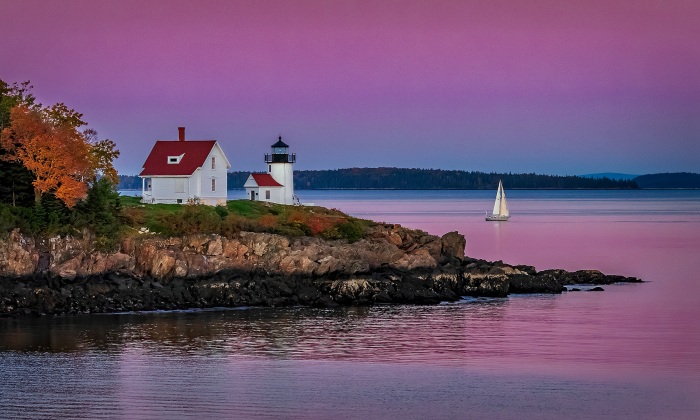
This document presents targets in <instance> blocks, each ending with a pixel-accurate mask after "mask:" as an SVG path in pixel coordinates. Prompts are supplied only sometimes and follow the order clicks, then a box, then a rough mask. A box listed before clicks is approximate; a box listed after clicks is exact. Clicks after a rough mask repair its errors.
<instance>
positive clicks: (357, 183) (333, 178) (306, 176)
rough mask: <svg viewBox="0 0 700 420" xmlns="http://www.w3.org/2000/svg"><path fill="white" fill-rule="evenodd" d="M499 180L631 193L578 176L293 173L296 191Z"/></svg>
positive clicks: (479, 184)
mask: <svg viewBox="0 0 700 420" xmlns="http://www.w3.org/2000/svg"><path fill="white" fill-rule="evenodd" d="M499 180H502V181H503V184H504V185H505V186H506V188H509V189H521V188H535V189H540V188H541V189H578V188H587V189H588V188H591V189H634V188H638V187H637V185H636V184H635V183H634V182H633V181H615V180H612V179H609V178H600V179H591V178H583V177H578V176H555V175H537V174H534V173H530V174H510V173H509V174H499V173H484V172H467V171H447V170H440V169H405V168H350V169H336V170H323V171H298V172H295V173H294V187H295V188H297V189H300V190H301V189H315V190H319V189H402V190H435V189H446V190H484V189H496V187H498V181H499Z"/></svg>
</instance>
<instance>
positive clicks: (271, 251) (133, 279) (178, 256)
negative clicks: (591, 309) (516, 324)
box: [0, 225, 641, 316]
mask: <svg viewBox="0 0 700 420" xmlns="http://www.w3.org/2000/svg"><path fill="white" fill-rule="evenodd" d="M465 244H466V241H465V239H464V237H463V236H462V235H460V234H458V233H457V232H450V233H447V234H445V235H443V236H442V237H438V236H434V235H428V234H426V233H423V232H420V231H414V230H410V229H406V228H403V227H401V226H398V225H378V226H375V227H373V228H372V230H371V231H370V233H369V235H368V237H367V238H366V239H363V240H361V241H358V242H356V243H353V244H349V243H347V242H344V241H324V240H321V239H318V238H308V237H303V238H292V239H290V238H286V237H283V236H279V235H274V234H268V233H250V232H240V233H239V234H237V235H235V236H234V237H231V238H226V237H222V236H219V235H193V236H188V237H182V238H160V237H155V236H150V235H141V236H132V237H128V238H126V239H124V240H123V241H122V243H121V245H120V246H119V249H118V250H116V251H114V252H108V253H104V252H99V251H97V250H96V249H95V242H94V240H93V239H92V238H91V237H90V235H89V234H87V233H84V234H83V235H81V238H77V237H54V238H49V239H44V240H42V239H35V238H31V237H27V236H25V235H23V234H21V233H20V232H19V231H17V230H15V231H13V232H12V233H11V234H10V235H8V237H6V238H5V239H0V316H23V315H64V314H82V313H107V312H123V311H144V310H172V309H188V308H212V307H241V306H270V307H274V306H293V305H305V306H315V307H334V306H339V305H371V304H436V303H439V302H442V301H456V300H459V299H461V298H462V297H463V296H474V297H479V296H487V297H505V296H507V295H508V294H513V293H561V292H563V291H565V290H566V286H567V285H577V284H589V285H605V284H611V283H618V282H641V280H639V279H637V278H634V277H623V276H614V275H605V274H603V273H600V272H599V271H596V270H582V271H576V272H567V271H564V270H543V271H539V272H538V271H536V270H535V268H534V267H531V266H522V265H518V266H512V265H508V264H505V263H503V262H501V261H497V262H488V261H484V260H477V259H473V258H469V257H465V255H464V249H465ZM584 289H588V290H602V289H600V288H591V287H586V288H584Z"/></svg>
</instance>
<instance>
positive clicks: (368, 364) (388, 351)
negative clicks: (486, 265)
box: [0, 286, 698, 418]
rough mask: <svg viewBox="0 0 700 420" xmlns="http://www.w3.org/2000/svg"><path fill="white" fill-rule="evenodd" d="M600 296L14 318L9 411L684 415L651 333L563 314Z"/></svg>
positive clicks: (6, 360) (17, 414) (6, 359)
mask: <svg viewBox="0 0 700 420" xmlns="http://www.w3.org/2000/svg"><path fill="white" fill-rule="evenodd" d="M617 287H618V288H626V287H629V286H617ZM613 288H615V286H613ZM592 295H596V294H595V293H589V294H587V295H586V294H584V292H580V293H579V294H578V295H576V294H570V295H569V296H570V297H571V300H572V301H571V302H569V303H567V302H562V300H565V299H567V296H560V297H555V296H529V297H525V296H520V297H512V298H508V299H471V300H468V301H464V302H461V303H458V304H444V305H439V306H377V307H370V308H341V309H334V310H328V309H310V308H287V309H255V308H250V309H244V310H222V311H193V312H164V313H143V314H138V313H136V314H119V315H99V316H83V317H63V318H53V319H51V318H49V319H30V320H0V321H2V324H0V325H1V326H2V328H1V331H3V335H2V344H0V350H1V351H2V352H0V366H2V367H3V369H2V373H0V380H2V383H3V385H4V386H3V388H2V390H0V401H2V403H1V404H0V406H2V409H3V411H2V412H3V413H4V414H3V415H6V416H7V417H8V418H23V417H24V418H42V417H46V418H60V417H72V418H115V417H116V418H177V417H198V416H204V417H206V418H265V417H292V418H328V417H333V418H376V417H384V418H387V417H389V418H395V417H397V416H401V417H407V418H426V417H435V416H437V417H441V418H481V417H482V416H484V415H494V416H497V417H498V418H522V415H523V413H524V412H525V413H527V412H529V413H531V414H532V415H534V413H537V417H538V418H561V417H562V416H565V417H567V418H572V417H574V418H576V417H578V418H597V417H599V416H601V415H612V416H613V417H614V418H659V416H663V415H664V414H667V413H673V414H674V416H673V417H674V418H684V416H688V415H689V413H690V412H691V411H692V410H694V409H696V408H698V406H697V404H696V403H695V402H694V401H692V400H691V399H690V397H691V396H692V393H689V392H688V391H687V390H683V389H682V388H679V385H681V384H680V383H675V382H674V381H673V372H674V366H673V365H672V364H669V365H667V366H665V367H663V369H662V370H664V371H665V373H666V375H655V377H654V378H653V380H654V381H662V382H663V384H664V386H663V387H659V385H660V383H659V382H657V383H656V384H651V383H647V382H645V381H640V380H639V378H640V377H644V369H645V360H644V358H645V357H647V356H646V353H645V351H644V350H643V344H644V342H645V341H646V340H647V339H648V337H643V336H642V337H639V336H636V335H634V334H631V335H627V336H624V335H623V336H622V337H615V336H614V335H616V333H615V329H614V328H608V329H607V330H606V329H604V328H603V329H601V326H602V325H603V324H604V323H606V322H610V321H609V320H604V319H603V318H604V317H605V316H606V314H605V313H602V314H598V315H595V314H594V313H593V312H591V313H589V314H588V315H586V314H581V315H580V316H579V319H578V321H575V320H574V319H567V318H558V316H561V315H562V313H559V311H558V310H557V306H560V305H563V306H566V305H574V306H578V305H589V304H590V302H591V300H590V299H592V298H593V296H592ZM562 297H563V298H565V299H562ZM590 309H592V310H595V309H599V308H590ZM570 318H571V317H570ZM613 322H614V321H613ZM596 330H599V331H598V333H596ZM610 340H612V341H615V343H616V344H615V345H617V346H618V347H619V352H616V353H610V348H611V343H610V342H609V341H610ZM638 341H639V342H638ZM638 345H639V346H640V347H638ZM628 352H632V353H633V354H628ZM635 352H636V353H637V354H636V355H635V354H634V353H635ZM649 357H650V359H649V361H652V362H653V361H654V360H655V356H654V355H653V352H652V354H651V356H649ZM640 359H641V360H640ZM626 360H632V362H630V363H626V362H625V361H626ZM577 365H580V368H581V369H582V370H581V371H579V370H578V369H577ZM585 369H588V370H589V371H588V372H586V371H585ZM608 369H613V370H614V371H615V374H614V375H610V376H612V380H611V378H610V377H609V375H606V374H605V372H606V370H608ZM658 369H659V368H658V367H657V368H656V370H658ZM620 372H626V373H625V374H622V375H621V373H620ZM682 385H684V386H685V385H687V384H686V383H683V384H682ZM696 385H697V384H696ZM668 386H673V388H672V389H666V387H668ZM678 391H681V392H678ZM599 401H605V406H604V407H601V406H599V405H598V402H599ZM28 407H31V411H29V412H28V411H27V408H28ZM523 410H524V411H523ZM689 410H690V411H689ZM692 412H693V413H694V411H692ZM28 413H31V414H28ZM116 413H118V414H116ZM469 413H475V415H474V416H471V415H469ZM0 417H1V416H0ZM688 418H691V417H688Z"/></svg>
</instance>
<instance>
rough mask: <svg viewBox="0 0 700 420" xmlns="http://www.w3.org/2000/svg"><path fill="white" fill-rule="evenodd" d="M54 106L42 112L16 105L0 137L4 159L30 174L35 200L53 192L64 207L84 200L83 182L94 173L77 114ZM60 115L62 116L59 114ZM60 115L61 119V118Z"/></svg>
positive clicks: (85, 188)
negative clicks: (8, 123)
mask: <svg viewBox="0 0 700 420" xmlns="http://www.w3.org/2000/svg"><path fill="white" fill-rule="evenodd" d="M60 105H61V104H59V105H55V106H53V107H51V108H47V109H44V110H35V109H30V108H27V107H25V106H16V107H14V108H12V110H11V111H10V120H11V125H10V127H9V128H5V129H4V130H3V131H2V133H1V134H0V144H2V147H3V148H4V149H5V150H6V152H7V154H6V156H5V159H8V160H14V161H19V162H21V163H22V164H23V165H24V166H25V167H26V168H27V169H28V170H29V171H31V172H32V173H33V174H34V177H35V180H34V183H33V184H34V192H35V197H36V200H37V201H39V200H40V199H41V195H42V194H44V193H47V192H53V193H54V194H55V195H56V197H57V198H58V199H60V200H61V201H63V202H64V203H65V204H66V206H68V207H73V206H74V205H75V204H76V202H77V201H78V200H79V199H81V198H83V197H85V195H86V192H87V185H86V180H87V179H88V178H90V176H91V174H94V169H93V168H91V165H90V162H91V161H90V158H89V156H90V147H89V145H88V144H87V143H86V142H85V139H84V137H83V135H82V134H81V133H80V132H78V131H77V126H79V125H81V124H83V123H82V121H80V114H77V113H75V112H74V111H72V110H70V112H69V113H67V114H66V113H65V111H66V110H67V108H66V109H64V108H65V106H63V108H61V107H60ZM62 112H63V114H61V113H62ZM62 115H63V119H62V117H61V116H62Z"/></svg>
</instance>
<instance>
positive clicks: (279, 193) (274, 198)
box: [243, 136, 296, 204]
mask: <svg viewBox="0 0 700 420" xmlns="http://www.w3.org/2000/svg"><path fill="white" fill-rule="evenodd" d="M270 149H271V150H270V153H265V163H266V164H267V173H266V174H263V173H258V174H250V176H249V177H248V179H247V180H246V182H245V185H243V187H244V188H245V190H246V196H248V197H249V198H250V199H251V200H254V201H267V202H271V203H277V204H294V198H295V197H294V178H293V177H294V169H293V165H294V162H296V155H295V154H294V153H289V145H288V144H286V143H285V142H283V141H282V136H280V137H279V138H278V139H277V142H276V143H275V144H273V145H272V146H271V147H270Z"/></svg>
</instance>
